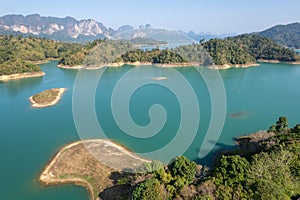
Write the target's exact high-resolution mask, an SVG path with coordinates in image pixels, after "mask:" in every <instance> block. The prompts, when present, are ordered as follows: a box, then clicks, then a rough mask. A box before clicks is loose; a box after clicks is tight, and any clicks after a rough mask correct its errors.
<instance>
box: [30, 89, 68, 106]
mask: <svg viewBox="0 0 300 200" xmlns="http://www.w3.org/2000/svg"><path fill="white" fill-rule="evenodd" d="M66 90H67V89H66V88H52V89H49V90H45V91H43V92H41V93H39V94H35V95H33V96H31V97H30V98H29V100H30V102H31V104H32V107H34V108H44V107H48V106H53V105H55V104H57V103H58V101H59V100H60V99H61V96H62V95H63V93H64V92H65V91H66Z"/></svg>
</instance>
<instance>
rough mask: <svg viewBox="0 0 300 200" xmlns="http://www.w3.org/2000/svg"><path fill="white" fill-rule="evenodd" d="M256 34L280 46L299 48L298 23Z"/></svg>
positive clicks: (278, 26)
mask: <svg viewBox="0 0 300 200" xmlns="http://www.w3.org/2000/svg"><path fill="white" fill-rule="evenodd" d="M256 34H258V35H260V36H264V37H267V38H270V39H272V40H273V41H274V42H276V43H277V44H280V45H282V46H286V47H291V48H295V49H299V48H300V23H292V24H287V25H277V26H274V27H272V28H269V29H267V30H265V31H262V32H259V33H256Z"/></svg>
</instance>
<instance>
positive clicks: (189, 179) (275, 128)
mask: <svg viewBox="0 0 300 200" xmlns="http://www.w3.org/2000/svg"><path fill="white" fill-rule="evenodd" d="M237 141H238V142H239V143H240V145H239V146H238V147H237V148H236V149H234V150H232V151H228V152H224V153H222V154H221V155H220V156H219V158H218V159H217V160H216V161H215V166H214V167H213V168H212V169H210V170H207V168H205V167H202V166H197V165H196V163H195V162H193V161H190V160H189V159H187V158H185V157H183V156H179V157H177V158H176V159H175V160H174V161H172V162H170V164H169V165H168V166H165V167H161V168H159V169H158V170H155V171H154V172H152V173H148V174H140V175H139V176H136V177H135V178H133V179H130V180H131V182H134V183H135V181H136V180H141V177H143V178H144V180H143V181H141V182H139V183H137V184H133V185H134V188H133V192H132V193H131V194H130V195H129V196H131V199H133V200H140V199H142V200H148V199H157V200H160V199H161V200H164V199H178V200H179V199H182V200H184V199H194V200H202V199H203V200H204V199H219V200H227V199H228V200H231V199H263V200H270V199H271V200H272V199H274V200H277V199H298V198H299V197H300V124H297V125H296V126H295V127H293V128H289V127H288V120H287V118H286V117H280V118H279V120H278V121H277V122H276V124H274V125H272V126H271V127H270V128H269V130H268V131H263V132H259V133H257V134H253V135H249V136H244V137H241V138H238V139H237ZM152 165H156V167H157V166H158V164H157V163H154V164H152ZM149 167H151V166H149ZM155 169H157V168H155ZM137 177H138V178H137Z"/></svg>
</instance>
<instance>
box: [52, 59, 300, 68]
mask: <svg viewBox="0 0 300 200" xmlns="http://www.w3.org/2000/svg"><path fill="white" fill-rule="evenodd" d="M257 62H258V63H249V64H242V65H238V64H236V65H231V64H224V65H209V66H205V67H207V68H209V69H230V68H248V67H257V66H260V63H274V64H276V63H283V64H291V65H300V61H295V62H281V61H278V60H257ZM124 65H132V66H146V65H152V66H156V67H192V66H202V65H201V63H199V62H185V63H172V64H167V63H151V62H139V61H137V62H119V63H108V64H103V65H99V66H90V67H84V66H82V65H76V66H74V67H72V66H68V65H66V66H64V65H57V67H59V68H63V69H87V70H94V69H100V68H103V67H122V66H124Z"/></svg>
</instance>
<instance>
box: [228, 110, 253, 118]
mask: <svg viewBox="0 0 300 200" xmlns="http://www.w3.org/2000/svg"><path fill="white" fill-rule="evenodd" d="M248 115H249V113H248V112H246V111H239V112H235V113H231V114H230V115H229V117H230V118H232V119H243V118H246V117H247V116H248Z"/></svg>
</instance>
